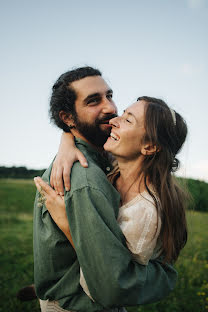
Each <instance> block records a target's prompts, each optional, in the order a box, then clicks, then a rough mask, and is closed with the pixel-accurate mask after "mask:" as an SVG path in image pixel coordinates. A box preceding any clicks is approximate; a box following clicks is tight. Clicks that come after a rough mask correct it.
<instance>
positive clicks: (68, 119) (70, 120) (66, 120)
mask: <svg viewBox="0 0 208 312" xmlns="http://www.w3.org/2000/svg"><path fill="white" fill-rule="evenodd" d="M59 118H60V119H61V120H62V121H63V122H64V123H65V124H66V125H67V126H68V127H69V128H74V127H75V123H74V119H73V118H72V114H70V113H66V112H64V111H60V112H59Z"/></svg>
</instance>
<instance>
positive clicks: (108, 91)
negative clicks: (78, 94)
mask: <svg viewBox="0 0 208 312" xmlns="http://www.w3.org/2000/svg"><path fill="white" fill-rule="evenodd" d="M110 93H113V90H111V89H108V90H107V91H106V94H110ZM99 96H101V93H99V92H97V93H93V94H89V95H88V96H87V97H86V98H85V99H84V102H85V103H86V102H88V101H89V100H91V99H93V98H95V97H99Z"/></svg>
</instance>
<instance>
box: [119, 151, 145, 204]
mask: <svg viewBox="0 0 208 312" xmlns="http://www.w3.org/2000/svg"><path fill="white" fill-rule="evenodd" d="M117 161H118V167H119V173H120V175H119V177H118V179H117V180H116V188H117V190H118V192H119V193H120V195H121V201H122V205H123V204H125V203H127V202H129V201H130V200H132V199H133V198H134V197H136V196H137V195H138V194H139V193H141V192H143V191H144V190H145V183H144V176H143V174H141V173H140V172H141V165H142V161H143V157H142V156H140V157H139V158H137V159H136V160H125V159H120V158H117Z"/></svg>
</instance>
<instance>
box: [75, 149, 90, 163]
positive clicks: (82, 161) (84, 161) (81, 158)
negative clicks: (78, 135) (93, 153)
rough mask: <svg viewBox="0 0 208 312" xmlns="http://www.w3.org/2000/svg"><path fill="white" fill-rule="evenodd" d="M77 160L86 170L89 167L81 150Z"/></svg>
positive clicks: (78, 151) (78, 152)
mask: <svg viewBox="0 0 208 312" xmlns="http://www.w3.org/2000/svg"><path fill="white" fill-rule="evenodd" d="M77 159H78V161H79V162H80V164H81V165H82V167H84V168H87V167H88V163H87V159H86V158H85V156H84V155H83V154H82V152H80V150H79V149H77Z"/></svg>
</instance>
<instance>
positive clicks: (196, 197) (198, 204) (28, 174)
mask: <svg viewBox="0 0 208 312" xmlns="http://www.w3.org/2000/svg"><path fill="white" fill-rule="evenodd" d="M44 171H45V169H41V170H35V169H27V168H26V167H4V166H2V167H0V179H1V178H2V179H5V178H10V179H33V178H34V177H36V176H42V174H43V172H44ZM178 180H179V183H180V184H181V185H182V186H183V187H184V188H185V189H186V190H187V191H188V192H189V194H190V197H191V199H190V203H189V206H188V208H189V209H193V210H197V211H205V212H208V183H206V182H204V181H200V180H195V179H184V178H178Z"/></svg>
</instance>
